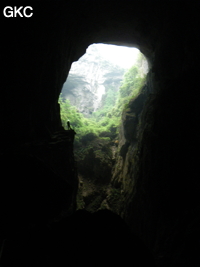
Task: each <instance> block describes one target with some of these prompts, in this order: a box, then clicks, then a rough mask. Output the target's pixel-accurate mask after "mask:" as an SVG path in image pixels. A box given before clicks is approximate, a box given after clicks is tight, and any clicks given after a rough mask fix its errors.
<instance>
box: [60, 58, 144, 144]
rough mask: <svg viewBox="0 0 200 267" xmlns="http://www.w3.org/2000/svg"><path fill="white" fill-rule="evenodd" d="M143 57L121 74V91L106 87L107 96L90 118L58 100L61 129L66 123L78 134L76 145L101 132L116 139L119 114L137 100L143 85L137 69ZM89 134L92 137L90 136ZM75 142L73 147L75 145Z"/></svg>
mask: <svg viewBox="0 0 200 267" xmlns="http://www.w3.org/2000/svg"><path fill="white" fill-rule="evenodd" d="M141 60H142V57H140V58H139V59H138V62H137V65H134V66H132V67H131V68H130V69H129V70H128V71H127V72H126V73H125V75H124V79H123V81H122V83H121V86H120V89H119V90H118V92H117V93H116V90H115V88H113V87H108V88H107V92H106V94H105V95H104V96H103V98H102V107H101V108H100V109H99V110H97V111H96V112H93V114H92V117H91V118H90V119H89V118H85V117H84V116H83V114H81V113H80V112H79V111H78V110H77V108H76V107H74V106H71V105H70V101H69V100H68V99H67V100H64V99H62V98H61V96H60V98H59V104H60V109H61V112H60V115H61V120H62V124H63V127H64V128H65V129H67V120H70V124H71V125H72V127H73V129H74V130H75V131H76V133H77V137H76V141H75V142H76V143H79V142H81V140H85V138H83V137H86V136H88V138H89V137H91V136H92V137H93V139H94V138H95V137H96V138H97V137H99V135H100V136H102V135H101V133H110V134H109V135H108V136H105V135H104V137H107V138H111V139H114V138H115V137H116V136H117V131H118V126H119V124H120V117H121V113H122V111H123V109H124V108H126V106H127V105H128V103H129V101H130V100H131V99H133V98H134V97H136V96H137V95H138V94H139V92H140V89H141V87H142V86H143V85H144V82H145V77H143V76H142V75H141V73H140V70H139V65H140V63H141ZM91 134H92V135H91ZM76 143H75V144H76Z"/></svg>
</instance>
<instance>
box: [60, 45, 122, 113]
mask: <svg viewBox="0 0 200 267" xmlns="http://www.w3.org/2000/svg"><path fill="white" fill-rule="evenodd" d="M124 72H125V69H123V68H120V67H119V66H117V65H114V64H112V63H111V62H109V61H106V60H105V59H104V58H103V57H102V56H101V55H100V53H99V51H98V47H97V45H95V44H93V45H91V46H90V47H89V48H88V49H87V53H86V54H85V55H84V56H82V57H81V58H80V59H79V60H78V61H77V62H74V63H73V64H72V67H71V70H70V72H69V76H68V78H67V81H66V82H65V84H64V85H63V89H62V96H63V97H64V98H66V99H69V100H70V103H71V104H72V105H74V106H76V107H77V109H78V111H79V112H81V113H83V114H84V115H85V116H89V115H90V114H91V113H92V112H93V111H96V110H97V109H98V108H99V107H100V106H101V99H102V95H103V94H105V93H106V89H107V88H109V87H112V88H115V90H116V91H117V90H118V89H119V86H120V82H121V80H122V77H123V74H124Z"/></svg>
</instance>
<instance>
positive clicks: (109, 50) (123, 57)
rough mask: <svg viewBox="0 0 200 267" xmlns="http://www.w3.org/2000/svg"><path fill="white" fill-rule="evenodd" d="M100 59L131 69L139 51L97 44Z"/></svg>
mask: <svg viewBox="0 0 200 267" xmlns="http://www.w3.org/2000/svg"><path fill="white" fill-rule="evenodd" d="M98 50H99V52H100V54H101V56H102V57H104V58H105V59H106V60H108V61H111V62H113V63H114V64H116V65H119V66H121V67H124V68H127V69H129V68H131V67H132V66H133V65H134V63H135V60H136V58H137V56H138V54H139V53H140V51H139V50H138V49H137V48H135V47H126V46H118V45H110V44H98Z"/></svg>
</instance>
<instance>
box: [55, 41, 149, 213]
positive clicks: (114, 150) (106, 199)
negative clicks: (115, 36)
mask: <svg viewBox="0 0 200 267" xmlns="http://www.w3.org/2000/svg"><path fill="white" fill-rule="evenodd" d="M147 72H148V63H147V60H146V58H145V57H144V55H143V54H142V53H141V52H140V51H139V50H138V49H137V48H135V47H125V46H118V45H111V44H102V43H101V44H92V45H90V46H89V47H88V48H87V50H86V53H85V54H84V55H83V56H82V57H81V58H80V59H79V60H78V61H76V62H74V63H73V64H72V66H71V69H70V72H69V75H68V78H67V80H66V82H65V83H64V85H63V88H62V91H61V94H60V98H59V104H60V107H61V109H60V110H61V114H60V115H61V121H62V124H63V127H64V128H65V130H71V129H73V130H75V132H76V137H75V140H74V154H75V160H76V162H77V168H78V176H79V190H78V194H77V208H78V209H83V208H84V209H86V210H88V211H91V212H95V211H96V210H98V209H105V208H106V209H112V206H113V205H114V206H116V203H115V202H116V201H117V200H118V199H119V197H120V195H121V189H120V190H119V188H113V187H112V172H113V168H114V167H115V161H116V157H118V156H119V157H121V156H123V157H124V155H121V154H119V151H120V149H119V145H121V144H120V136H119V135H120V124H121V117H122V113H123V111H124V110H125V109H128V108H129V106H128V105H129V102H130V101H132V100H133V99H134V98H136V97H137V96H138V95H139V94H140V92H141V89H142V87H143V86H144V84H145V80H146V74H147Z"/></svg>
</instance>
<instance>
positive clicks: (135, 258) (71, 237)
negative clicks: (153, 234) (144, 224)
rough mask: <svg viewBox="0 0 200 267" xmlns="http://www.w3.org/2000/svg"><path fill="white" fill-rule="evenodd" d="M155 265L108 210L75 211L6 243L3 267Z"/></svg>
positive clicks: (22, 233) (141, 245)
mask: <svg viewBox="0 0 200 267" xmlns="http://www.w3.org/2000/svg"><path fill="white" fill-rule="evenodd" d="M83 265H84V266H91V267H93V266H98V267H102V266H132V265H133V266H136V267H139V266H150V267H151V266H152V267H153V266H155V265H154V261H153V257H152V255H151V254H150V252H149V251H148V250H147V248H146V247H145V246H144V244H142V242H141V241H140V240H139V239H138V238H137V237H136V236H134V235H133V234H131V233H130V230H129V228H128V227H127V225H126V224H125V223H124V221H123V220H122V219H121V218H120V217H119V216H118V215H115V214H114V213H112V212H111V211H107V210H102V211H98V212H96V213H93V214H91V213H89V212H87V211H84V210H80V211H77V212H76V213H75V214H73V215H72V216H71V217H68V218H65V219H62V220H61V221H60V222H57V223H55V224H54V225H50V226H49V227H48V226H47V225H40V226H38V227H37V226H35V227H33V228H32V229H29V230H27V231H24V232H19V233H17V234H15V235H13V236H12V237H11V238H10V239H8V240H6V242H5V246H4V253H3V257H2V266H16V267H17V266H21V267H26V266H31V267H36V266H43V267H45V266H57V267H58V266H63V267H64V266H83Z"/></svg>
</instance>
